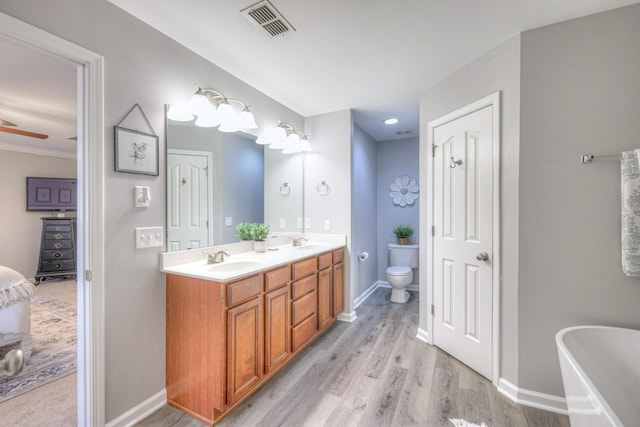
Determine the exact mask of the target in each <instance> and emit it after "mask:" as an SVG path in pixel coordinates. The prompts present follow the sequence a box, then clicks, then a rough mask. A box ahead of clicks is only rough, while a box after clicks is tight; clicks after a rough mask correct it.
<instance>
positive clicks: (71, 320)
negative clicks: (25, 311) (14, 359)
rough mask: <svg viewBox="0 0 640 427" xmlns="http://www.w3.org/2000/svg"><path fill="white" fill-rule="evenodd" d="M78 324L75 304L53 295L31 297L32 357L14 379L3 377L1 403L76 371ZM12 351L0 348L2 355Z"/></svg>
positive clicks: (0, 391)
mask: <svg viewBox="0 0 640 427" xmlns="http://www.w3.org/2000/svg"><path fill="white" fill-rule="evenodd" d="M76 325H77V320H76V308H75V306H74V305H72V304H69V303H67V302H65V301H62V300H59V299H57V298H54V297H52V296H50V295H33V296H32V297H31V339H32V344H33V349H32V353H31V357H30V358H29V359H28V360H27V361H26V362H25V365H24V369H23V370H22V372H21V373H19V374H18V375H16V376H15V377H9V376H7V375H4V374H0V402H4V401H5V400H8V399H11V398H12V397H15V396H18V395H20V394H22V393H26V392H28V391H29V390H33V389H35V388H38V387H40V386H43V385H45V384H48V383H50V382H51V381H55V380H57V379H60V378H62V377H65V376H67V375H69V374H72V373H74V372H75V371H76V359H77V357H76V350H77V331H76V330H77V327H76ZM10 349H11V347H10V346H7V347H3V348H2V349H0V356H4V354H6V352H7V351H9V350H10Z"/></svg>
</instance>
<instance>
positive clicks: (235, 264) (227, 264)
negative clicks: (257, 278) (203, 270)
mask: <svg viewBox="0 0 640 427" xmlns="http://www.w3.org/2000/svg"><path fill="white" fill-rule="evenodd" d="M263 265H264V264H263V263H261V262H259V261H224V262H221V263H219V264H214V265H213V266H211V267H209V269H208V270H209V271H211V272H219V273H231V272H235V271H244V270H251V269H253V268H260V267H262V266H263Z"/></svg>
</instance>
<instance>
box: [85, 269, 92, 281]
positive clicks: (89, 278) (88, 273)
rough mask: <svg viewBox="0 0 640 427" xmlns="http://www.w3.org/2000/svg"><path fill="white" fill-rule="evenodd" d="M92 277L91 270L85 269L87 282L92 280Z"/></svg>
mask: <svg viewBox="0 0 640 427" xmlns="http://www.w3.org/2000/svg"><path fill="white" fill-rule="evenodd" d="M91 277H92V274H91V270H85V271H84V280H86V281H87V282H90V281H91Z"/></svg>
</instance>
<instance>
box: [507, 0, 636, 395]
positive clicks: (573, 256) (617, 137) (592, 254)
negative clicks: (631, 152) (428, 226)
mask: <svg viewBox="0 0 640 427" xmlns="http://www.w3.org/2000/svg"><path fill="white" fill-rule="evenodd" d="M639 72H640V5H635V6H630V7H626V8H622V9H618V10H614V11H610V12H605V13H601V14H597V15H592V16H588V17H585V18H581V19H577V20H572V21H568V22H563V23H560V24H557V25H552V26H549V27H545V28H540V29H537V30H533V31H528V32H525V33H523V34H522V95H521V97H522V104H521V106H522V109H521V123H522V127H521V136H520V140H521V156H520V241H521V242H522V246H521V248H520V258H519V260H520V291H519V320H518V324H519V335H520V338H521V339H520V352H519V358H520V362H519V364H520V381H519V382H520V386H521V387H524V388H527V389H530V390H536V391H540V392H543V393H550V394H554V395H563V389H562V382H561V378H560V371H559V366H558V357H557V352H556V347H555V342H554V335H555V333H556V332H557V331H558V330H560V329H562V328H564V327H566V326H571V325H580V324H600V325H614V326H624V327H632V328H636V329H638V328H640V310H639V309H638V304H640V279H639V278H629V277H626V276H624V275H623V274H622V270H621V266H620V265H621V255H620V246H621V244H620V164H619V161H618V160H617V159H615V158H598V157H597V155H598V154H613V155H618V154H619V153H620V152H621V151H623V150H628V149H632V148H638V147H639V146H640V137H639V135H640V120H638V118H639V117H640V77H639V75H640V74H639ZM589 153H591V154H595V155H596V160H595V162H594V163H593V164H592V165H589V166H583V165H580V164H579V161H578V159H579V156H580V155H581V154H589Z"/></svg>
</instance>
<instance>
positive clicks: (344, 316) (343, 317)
mask: <svg viewBox="0 0 640 427" xmlns="http://www.w3.org/2000/svg"><path fill="white" fill-rule="evenodd" d="M357 318H358V316H356V312H355V310H354V311H352V312H351V313H340V314H338V320H339V321H341V322H349V323H351V322H353V321H355V320H356V319H357Z"/></svg>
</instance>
